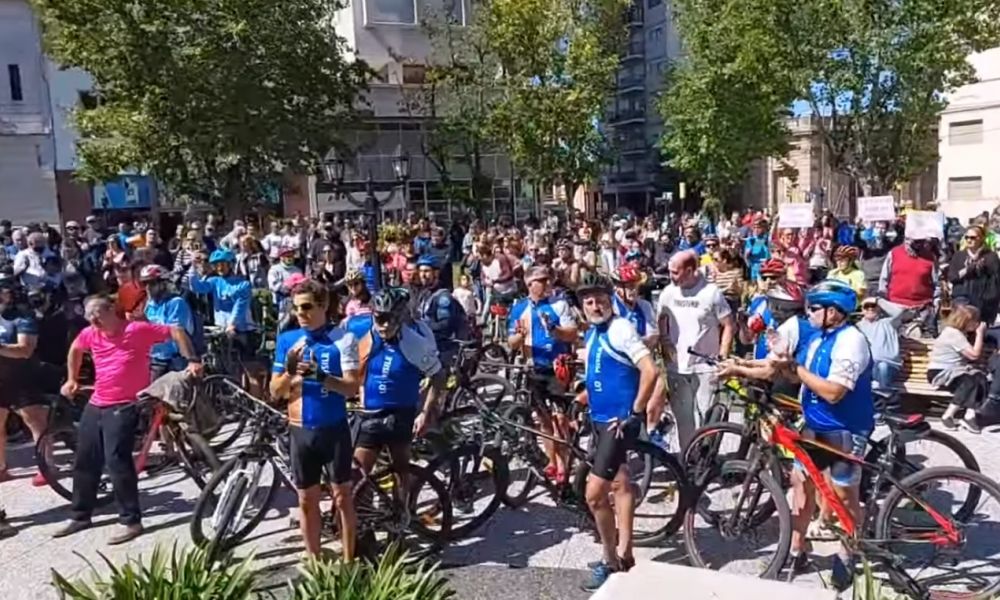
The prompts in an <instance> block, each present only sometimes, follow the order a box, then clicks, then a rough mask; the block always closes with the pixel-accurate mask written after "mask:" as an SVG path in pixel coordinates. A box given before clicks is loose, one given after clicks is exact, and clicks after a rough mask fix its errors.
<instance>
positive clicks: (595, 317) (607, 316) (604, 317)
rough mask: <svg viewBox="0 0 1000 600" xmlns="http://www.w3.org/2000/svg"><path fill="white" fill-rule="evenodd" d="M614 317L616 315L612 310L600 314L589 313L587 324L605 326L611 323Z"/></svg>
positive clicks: (596, 312)
mask: <svg viewBox="0 0 1000 600" xmlns="http://www.w3.org/2000/svg"><path fill="white" fill-rule="evenodd" d="M612 316H614V313H613V312H612V311H610V310H609V311H607V312H605V311H603V310H602V311H600V312H598V311H587V322H588V323H590V324H591V325H603V324H605V323H607V322H608V321H610V320H611V317H612Z"/></svg>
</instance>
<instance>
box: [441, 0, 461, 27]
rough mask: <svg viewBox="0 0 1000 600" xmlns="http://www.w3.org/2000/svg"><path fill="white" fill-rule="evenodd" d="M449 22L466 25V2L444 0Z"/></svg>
mask: <svg viewBox="0 0 1000 600" xmlns="http://www.w3.org/2000/svg"><path fill="white" fill-rule="evenodd" d="M444 4H445V10H447V11H448V20H449V21H451V22H452V23H456V24H458V25H465V0H444Z"/></svg>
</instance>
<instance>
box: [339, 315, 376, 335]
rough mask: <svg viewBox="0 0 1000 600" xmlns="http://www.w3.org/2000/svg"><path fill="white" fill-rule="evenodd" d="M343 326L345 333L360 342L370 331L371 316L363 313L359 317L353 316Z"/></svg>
mask: <svg viewBox="0 0 1000 600" xmlns="http://www.w3.org/2000/svg"><path fill="white" fill-rule="evenodd" d="M343 326H344V328H345V329H347V331H349V332H351V334H353V335H354V337H355V339H358V340H360V339H361V338H363V337H364V336H365V334H367V333H368V332H369V331H371V328H372V314H371V313H364V314H360V315H354V316H353V317H349V318H348V319H347V321H346V322H345V323H343Z"/></svg>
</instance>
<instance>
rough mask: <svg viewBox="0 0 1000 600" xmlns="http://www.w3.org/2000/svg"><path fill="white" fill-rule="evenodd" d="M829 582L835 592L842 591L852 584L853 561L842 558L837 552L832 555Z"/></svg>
mask: <svg viewBox="0 0 1000 600" xmlns="http://www.w3.org/2000/svg"><path fill="white" fill-rule="evenodd" d="M830 583H831V584H832V585H833V589H834V590H836V591H837V592H843V591H844V590H846V589H847V588H849V587H851V586H852V585H853V584H854V561H853V560H851V559H846V560H845V559H844V558H843V557H841V556H840V555H839V554H836V555H834V557H833V569H832V570H831V572H830Z"/></svg>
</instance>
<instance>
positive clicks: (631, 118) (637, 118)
mask: <svg viewBox="0 0 1000 600" xmlns="http://www.w3.org/2000/svg"><path fill="white" fill-rule="evenodd" d="M645 120H646V113H645V112H644V111H643V110H642V109H632V110H620V111H618V112H616V113H612V114H610V115H608V122H609V123H612V124H614V125H625V124H628V123H642V122H644V121H645Z"/></svg>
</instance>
